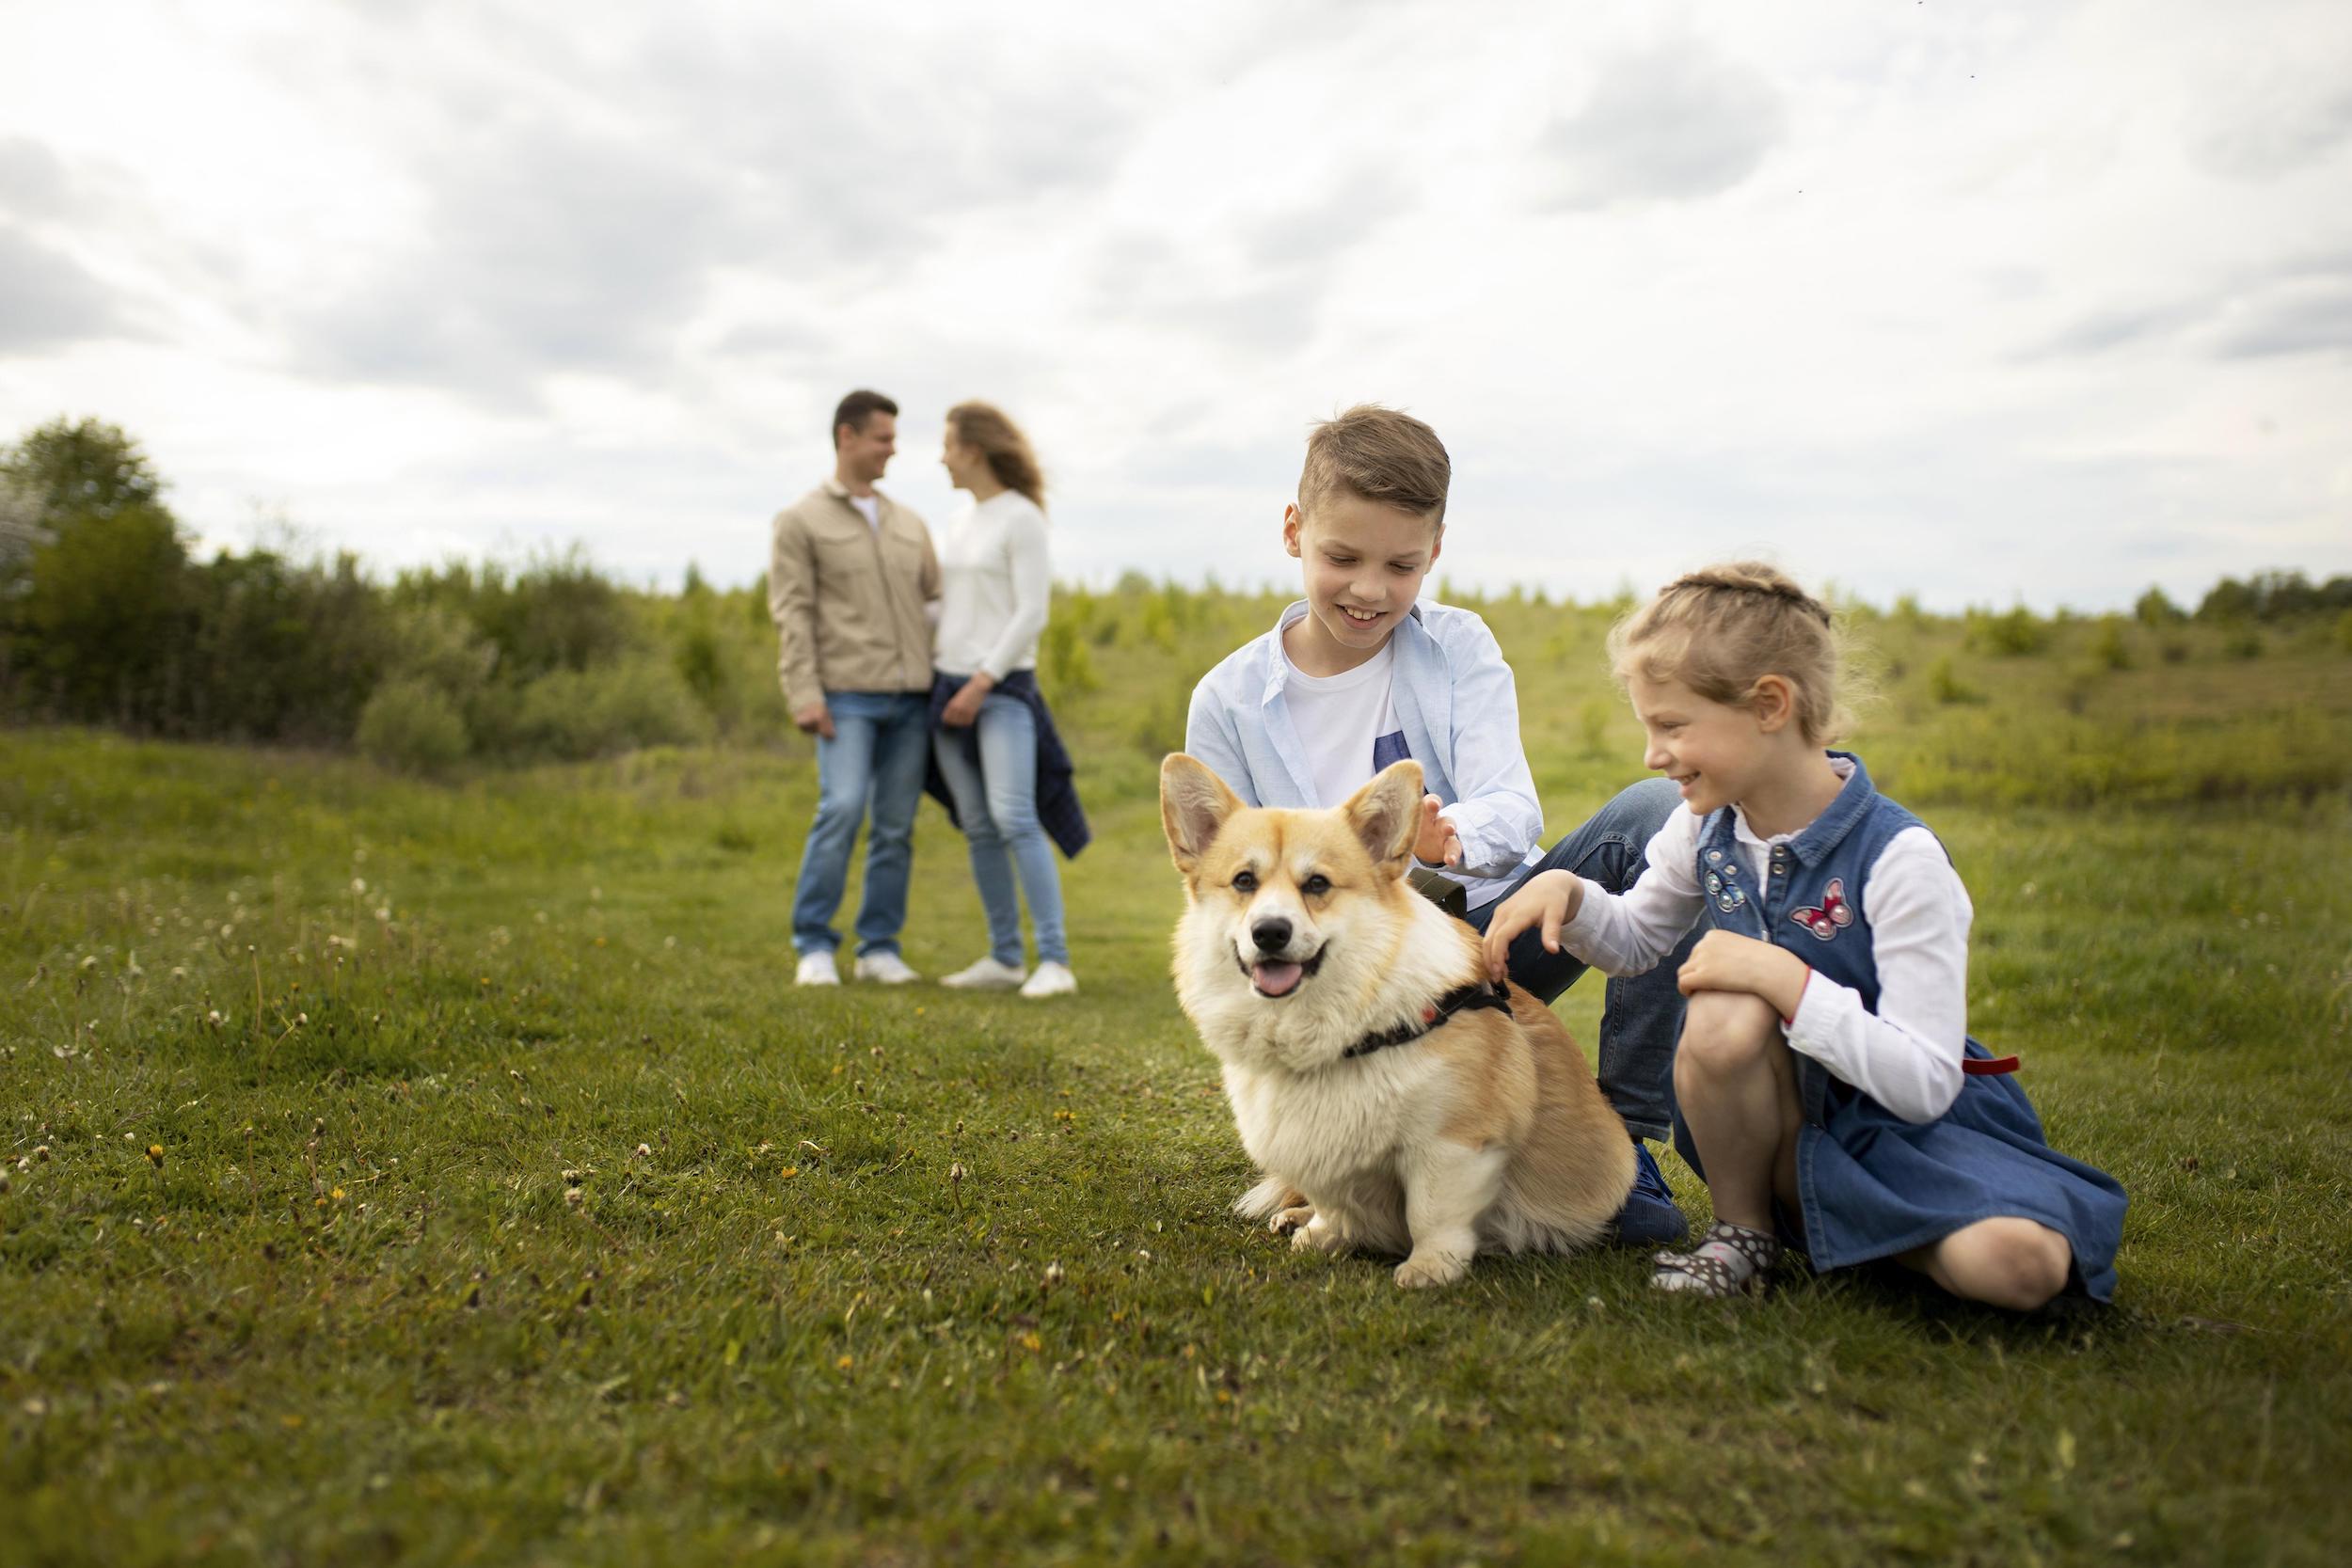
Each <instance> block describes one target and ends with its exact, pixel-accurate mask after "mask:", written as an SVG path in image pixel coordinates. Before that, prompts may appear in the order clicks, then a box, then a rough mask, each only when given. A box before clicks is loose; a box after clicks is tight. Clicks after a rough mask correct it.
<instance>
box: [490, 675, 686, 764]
mask: <svg viewBox="0 0 2352 1568" xmlns="http://www.w3.org/2000/svg"><path fill="white" fill-rule="evenodd" d="M711 728H712V726H711V721H710V714H709V712H708V710H707V709H706V708H704V707H703V705H701V704H700V703H698V702H696V701H695V700H694V693H693V692H692V691H691V689H688V687H687V685H686V682H685V680H684V678H683V677H681V676H680V675H679V674H678V673H677V670H676V669H675V667H674V666H673V665H671V664H670V663H668V662H666V661H663V660H660V659H653V658H646V657H636V658H629V659H624V660H622V661H620V662H619V663H615V664H606V665H599V666H598V667H596V669H593V670H586V671H580V670H558V671H554V672H552V673H548V674H546V675H542V676H540V677H539V678H538V679H537V680H535V681H533V682H532V683H531V684H530V685H529V686H528V687H525V688H524V689H523V692H522V698H521V702H520V704H519V708H518V711H517V713H516V719H515V738H516V743H517V745H518V746H519V747H520V748H521V749H523V750H525V751H530V752H540V753H542V754H544V755H548V756H554V757H561V758H564V759H566V760H579V759H582V758H587V757H597V756H610V755H612V754H613V753H614V752H626V751H628V750H630V749H631V748H632V747H637V746H662V745H683V744H686V743H688V742H691V741H698V740H707V739H709V738H710V735H711Z"/></svg>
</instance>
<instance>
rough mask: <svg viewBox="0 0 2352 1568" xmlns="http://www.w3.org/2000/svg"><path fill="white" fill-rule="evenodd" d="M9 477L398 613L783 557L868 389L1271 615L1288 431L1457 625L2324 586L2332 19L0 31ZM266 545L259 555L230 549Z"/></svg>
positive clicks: (196, 26)
mask: <svg viewBox="0 0 2352 1568" xmlns="http://www.w3.org/2000/svg"><path fill="white" fill-rule="evenodd" d="M0 36H4V37H5V38H6V40H7V41H8V47H7V48H6V49H5V50H0V439H7V438H12V437H13V436H15V435H17V434H20V433H22V432H23V431H24V430H25V429H27V428H29V427H30V426H32V425H33V424H35V423H38V422H40V421H41V420H46V419H49V418H52V417H54V416H56V415H58V414H70V415H75V416H79V415H84V414H90V415H96V416H99V417H101V418H103V419H106V420H112V421H115V422H118V423H119V424H121V425H123V426H125V427H126V428H128V429H129V430H130V431H131V432H132V433H133V434H134V435H135V436H137V437H139V438H140V439H141V440H142V441H143V442H144V443H145V444H146V446H147V447H148V449H149V451H151V453H152V454H153V456H154V457H155V459H156V461H157V463H158V466H159V467H161V469H162V470H163V471H164V473H165V474H166V476H167V479H169V480H170V481H171V483H172V486H173V488H172V492H171V499H172V501H173V503H174V505H175V506H176V507H177V508H178V510H179V512H180V514H181V515H182V516H183V519H184V521H185V522H186V523H187V525H188V527H189V528H190V530H191V531H192V532H194V533H195V534H197V535H198V536H199V537H200V538H201V539H202V540H204V541H205V542H207V543H208V544H211V545H228V546H243V545H245V544H246V543H248V542H249V541H251V540H253V539H254V538H256V537H257V536H274V534H273V531H276V530H278V529H281V528H283V527H285V526H288V525H291V526H292V527H293V528H294V529H295V530H297V531H299V534H300V536H301V537H303V538H305V539H307V540H309V541H310V543H312V544H314V545H317V546H334V547H351V548H356V549H358V551H359V552H361V554H362V555H363V556H364V557H365V558H366V559H367V560H368V561H369V562H372V563H373V564H374V565H376V566H377V567H378V568H381V569H384V570H387V571H389V569H391V568H393V567H396V566H400V565H405V564H410V563H417V562H434V561H438V560H441V559H443V558H445V557H448V556H452V555H469V556H481V555H485V554H487V555H500V556H505V557H516V556H520V555H522V554H525V553H526V552H529V551H531V550H532V549H534V548H538V547H543V546H549V545H562V544H566V543H569V542H573V541H577V542H579V543H580V544H581V545H583V546H585V548H586V549H587V550H588V552H589V553H590V555H591V556H592V557H593V558H594V559H596V561H597V562H600V563H602V564H603V565H605V566H606V567H608V568H610V569H612V570H613V571H615V572H618V573H620V574H622V575H624V576H627V577H628V578H633V579H636V580H641V581H656V582H662V583H675V581H676V580H677V579H678V578H679V576H680V575H681V574H682V573H683V571H684V570H685V567H686V564H687V563H688V562H690V561H692V562H698V563H699V564H700V566H701V567H702V569H703V570H704V572H705V573H706V574H707V575H708V576H710V577H712V578H717V579H720V580H723V581H729V582H741V581H748V580H750V579H751V578H754V577H755V575H757V574H758V573H759V571H760V570H761V569H762V567H763V565H764V559H765V551H766V534H767V522H766V519H767V518H768V516H769V515H771V513H772V512H773V511H774V510H775V509H776V508H777V507H778V506H779V505H781V504H783V503H784V502H786V501H787V500H789V499H792V498H793V497H795V496H797V495H799V494H800V493H801V492H803V490H805V489H806V488H807V487H808V486H809V485H810V484H811V483H815V481H816V480H817V479H818V478H819V477H820V476H821V475H822V474H823V473H824V472H825V471H827V470H828V469H829V467H830V463H831V455H830V450H829V443H828V439H827V436H826V430H825V426H826V419H827V415H828V414H829V412H830V410H831V407H832V405H833V403H834V400H835V399H836V398H837V397H838V396H839V395H840V394H841V392H843V391H844V390H846V389H848V388H850V387H852V386H858V385H872V386H876V387H879V388H882V389H883V390H885V391H888V392H890V393H891V394H892V395H893V396H895V397H897V398H898V400H899V402H900V404H902V406H903V408H904V410H905V414H904V417H903V418H902V420H901V425H902V431H903V434H902V437H901V455H900V457H899V460H898V466H897V467H896V468H895V469H894V471H893V475H892V478H891V480H890V481H888V482H886V483H887V484H888V485H889V487H891V488H893V489H894V491H895V493H897V494H898V496H899V497H900V498H901V499H906V500H909V501H911V502H912V503H913V504H914V505H915V506H916V507H917V508H918V509H920V510H922V511H924V512H925V513H926V514H927V515H931V516H933V517H934V518H937V517H941V516H943V515H946V512H947V511H948V509H949V508H950V506H951V505H952V503H953V501H954V499H956V498H954V497H953V496H952V494H951V492H949V491H948V489H947V488H946V483H945V480H944V477H943V476H942V475H941V473H940V470H939V468H938V467H937V464H936V462H935V455H936V451H937V431H938V427H939V419H940V415H941V413H942V412H943V411H944V409H945V408H946V405H947V404H949V403H951V402H953V401H955V400H957V399H959V398H962V397H971V396H978V397H986V398H990V399H992V400H993V401H995V402H997V403H999V404H1003V405H1004V406H1005V407H1006V408H1007V409H1008V410H1009V411H1010V412H1012V413H1013V415H1014V416H1015V417H1016V418H1017V419H1019V420H1022V421H1023V422H1024V423H1025V425H1026V426H1027V427H1028V429H1029V430H1030V432H1031V434H1032V436H1033V437H1034V438H1035V440H1036V443H1037V445H1038V447H1039V448H1040V450H1041V453H1042V455H1043V457H1044V459H1045V462H1046V465H1047V468H1048V474H1049V479H1050V481H1051V482H1052V483H1053V485H1054V493H1053V496H1052V498H1051V499H1052V503H1053V510H1054V515H1055V518H1056V527H1057V571H1058V574H1059V575H1061V576H1062V577H1064V578H1077V579H1085V580H1089V581H1096V582H1101V581H1105V580H1107V579H1109V578H1113V577H1115V576H1116V575H1117V574H1118V573H1119V572H1120V571H1121V570H1123V569H1126V568H1130V567H1132V568H1136V569H1139V570H1142V571H1144V572H1147V573H1151V574H1153V575H1162V574H1167V575H1173V576H1176V577H1180V578H1200V577H1201V576H1203V575H1204V574H1208V573H1212V572H1213V573H1215V574H1216V576H1218V577H1219V578H1221V579H1223V580H1225V581H1228V582H1236V581H1239V582H1253V583H1254V582H1259V581H1265V580H1273V579H1277V578H1279V577H1281V576H1282V575H1283V572H1284V568H1286V567H1287V566H1288V564H1289V563H1288V562H1286V561H1284V560H1283V559H1282V558H1281V557H1280V556H1279V542H1278V537H1277V530H1278V523H1279V515H1280V510H1281V505H1282V502H1283V501H1284V500H1285V499H1287V498H1288V496H1289V494H1290V491H1291V488H1292V486H1293V485H1294V483H1295V479H1296V474H1297V467H1298V455H1299V451H1300V443H1301V441H1302V439H1303V436H1304V434H1305V430H1306V427H1307V425H1308V423H1309V422H1310V421H1311V420H1314V419H1316V418H1318V417H1323V416H1327V415H1328V414H1330V413H1331V412H1333V411H1334V410H1336V409H1337V408H1340V407H1342V406H1344V405H1346V404H1351V403H1355V402H1358V401H1362V400H1377V401H1381V402H1386V403H1389V404H1395V405H1398V406H1402V407H1405V408H1408V409H1410V410H1412V411H1413V412H1415V413H1417V414H1419V415H1421V416H1422V417H1423V418H1425V419H1427V420H1430V421H1431V422H1432V423H1433V424H1435V425H1436V426H1437V428H1438V432H1439V434H1440V435H1441V436H1443V437H1444V438H1445V440H1446V442H1447V444H1448V446H1449V447H1450V448H1451V450H1452V451H1453V454H1454V471H1455V487H1454V504H1453V511H1452V518H1451V526H1450V530H1449V533H1448V537H1447V542H1446V550H1445V556H1446V560H1445V562H1444V563H1443V569H1445V570H1448V571H1450V572H1451V573H1452V575H1453V576H1454V578H1455V579H1456V580H1458V581H1476V582H1479V583H1481V584H1484V585H1486V586H1489V587H1496V588H1499V587H1502V586H1504V585H1506V584H1508V583H1511V582H1515V581H1516V582H1523V583H1527V584H1529V585H1531V586H1532V585H1535V584H1541V585H1543V586H1544V587H1546V588H1548V589H1549V590H1551V591H1553V592H1562V591H1565V592H1568V593H1572V594H1579V595H1581V596H1585V597H1594V596H1600V595H1604V594H1608V593H1610V592H1612V591H1613V590H1614V589H1615V588H1616V587H1617V586H1618V585H1619V584H1620V583H1622V582H1631V583H1633V584H1635V585H1637V586H1639V587H1642V588H1645V589H1646V588H1647V587H1649V586H1651V585H1653V584H1655V583H1656V582H1658V581H1659V580H1661V579H1662V578H1665V577H1667V576H1669V575H1671V574H1673V573H1674V572H1676V571H1678V570H1680V569H1682V568H1683V567H1685V566H1687V565H1689V564H1692V563H1694V562H1700V561H1703V560H1706V559H1708V558H1711V557H1716V556H1720V555H1723V554H1725V553H1727V552H1731V551H1742V552H1745V551H1757V550H1760V551H1763V552H1765V553H1767V554H1769V555H1771V556H1772V557H1773V558H1775V559H1777V560H1779V561H1780V562H1783V563H1784V564H1785V565H1788V567H1790V568H1792V569H1794V570H1796V571H1798V572H1799V573H1801V574H1803V575H1804V576H1806V577H1807V578H1813V579H1816V580H1819V579H1822V578H1829V579H1834V580H1835V581H1836V582H1837V583H1838V584H1839V585H1841V586H1843V587H1846V588H1848V589H1850V590H1851V591H1854V592H1858V593H1861V594H1866V595H1868V596H1870V597H1873V598H1877V599H1880V600H1882V601H1883V600H1884V599H1887V598H1890V597H1891V596H1892V595H1894V594H1899V593H1903V592H1915V593H1916V594H1919V595H1920V597H1921V598H1922V599H1923V600H1924V601H1926V602H1927V603H1929V604H1930V605H1932V606H1939V607H1945V608H1957V607H1959V606H1961V605H1963V604H1967V603H1999V604H2007V603H2009V602H2010V601H2011V600H2012V599H2014V598H2016V597H2019V596H2021V595H2022V596H2023V597H2024V598H2025V599H2026V601H2028V602H2030V603H2033V604H2036V605H2040V606H2044V607H2046V606H2049V605H2053V604H2058V603H2066V604H2072V605H2074V606H2077V607H2081V608H2099V607H2107V606H2116V605H2122V604H2124V603H2127V602H2128V601H2129V600H2130V599H2131V597H2132V596H2133V595H2134V594H2137V592H2138V591H2139V590H2140V589H2141V588H2143V587H2144V586H2146V585H2147V584H2148V583H2150V582H2156V583H2161V584H2163V585H2165V586H2166V587H2167V588H2169V589H2170V590H2172V591H2173V592H2174V593H2175V594H2178V595H2182V596H2193V595H2194V594H2197V593H2199V592H2201V590H2202V589H2203V588H2204V587H2205V586H2207V585H2208V584H2210V583H2211V582H2212V581H2213V579H2214V578H2217V576H2219V575H2221V574H2223V573H2243V572H2246V571H2249V570H2253V569H2259V568H2263V567H2268V566H2298V567H2302V568H2304V569H2306V570H2309V571H2312V572H2313V573H2314V574H2326V573H2332V572H2340V571H2352V7H2347V6H2345V5H2344V4H2342V3H2341V0H2308V3H2305V0H2233V3H2232V4H2229V5H2226V6H2225V5H2221V4H2217V3H2216V0H2113V3H2109V0H2079V3H2077V0H2021V3H2014V4H2010V3H2001V0H1979V3H1965V4H1963V3H1959V0H1925V3H1919V0H1769V3H1766V0H1731V3H1725V4H1707V3H1696V0H1692V3H1682V4H1675V3H1661V0H1650V3H1643V4H1624V5H1610V4H1580V5H1577V6H1573V7H1570V6H1562V5H1558V4H1542V5H1513V4H1502V3H1495V4H1485V3H1481V4H1471V3H1468V0H1454V3H1450V4H1446V5H1442V6H1422V5H1411V4H1401V3H1398V4H1381V3H1371V0H1359V3H1355V4H1336V3H1306V0H1299V3H1289V0H1249V3H1242V4H1222V3H1195V4H1189V5H1186V6H1183V7H1154V8H1141V7H1124V6H1104V5H1101V4H1084V5H1073V6H1066V7H1065V6H1055V5H1043V4H1039V5H1028V4H1017V3H1012V0H1006V3H1001V4H997V5H993V6H987V7H976V6H970V5H929V4H922V3H916V0H902V3H899V4H895V5H890V6H882V7H874V8H864V9H861V8H854V7H846V8H845V7H841V6H814V5H790V4H786V5H766V6H753V5H742V6H732V5H728V6H722V5H678V4H673V5H667V6H662V7H649V6H642V5H614V4H603V3H582V0H570V3H566V4H564V5H561V6H557V5H548V4H539V5H530V6H523V5H497V4H486V3H482V0H468V3H464V4H447V5H433V4H392V3H390V0H382V3H372V4H351V5H344V6H335V7H329V6H320V5H283V4H280V5H239V4H232V3H227V0H204V3H202V4H183V5H173V4H156V3H147V4H115V3H110V0H76V4H74V5H72V6H59V5H55V4H48V3H42V0H0ZM257 531H258V534H257Z"/></svg>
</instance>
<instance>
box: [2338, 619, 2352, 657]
mask: <svg viewBox="0 0 2352 1568" xmlns="http://www.w3.org/2000/svg"><path fill="white" fill-rule="evenodd" d="M2336 647H2337V648H2338V649H2339V650H2340V651H2342V652H2344V653H2347V654H2352V610H2345V611H2344V612H2343V613H2342V614H2341V615H2338V616H2337V617H2336Z"/></svg>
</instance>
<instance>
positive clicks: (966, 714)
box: [939, 670, 996, 730]
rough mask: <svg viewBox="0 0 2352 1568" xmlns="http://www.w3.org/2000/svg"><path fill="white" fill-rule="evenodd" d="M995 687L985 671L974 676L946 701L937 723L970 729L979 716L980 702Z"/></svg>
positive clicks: (992, 679)
mask: <svg viewBox="0 0 2352 1568" xmlns="http://www.w3.org/2000/svg"><path fill="white" fill-rule="evenodd" d="M995 686H996V682H995V679H994V677H993V676H991V675H990V674H989V673H988V672H987V671H985V670H983V671H981V672H980V673H978V674H977V675H974V676H973V677H972V678H971V679H970V680H968V681H965V682H964V683H963V685H962V687H961V688H960V689H958V690H957V692H956V694H955V695H954V696H952V697H950V698H948V699H947V705H946V707H944V708H942V709H941V710H940V714H939V721H940V722H941V723H943V724H946V725H948V726H950V727H952V728H955V729H959V730H961V729H968V728H970V727H971V725H972V722H973V721H975V720H977V718H979V716H980V704H981V702H982V701H983V700H985V699H986V698H987V696H988V694H989V692H990V691H992V690H993V689H995Z"/></svg>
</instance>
